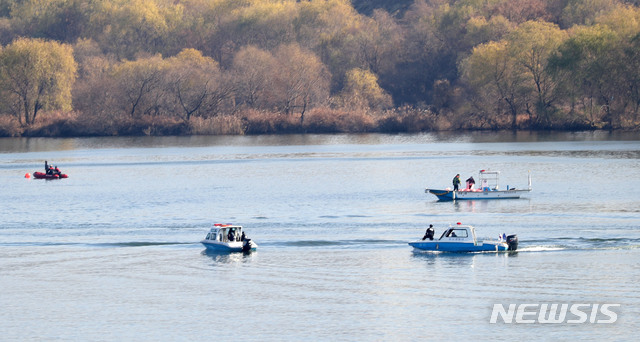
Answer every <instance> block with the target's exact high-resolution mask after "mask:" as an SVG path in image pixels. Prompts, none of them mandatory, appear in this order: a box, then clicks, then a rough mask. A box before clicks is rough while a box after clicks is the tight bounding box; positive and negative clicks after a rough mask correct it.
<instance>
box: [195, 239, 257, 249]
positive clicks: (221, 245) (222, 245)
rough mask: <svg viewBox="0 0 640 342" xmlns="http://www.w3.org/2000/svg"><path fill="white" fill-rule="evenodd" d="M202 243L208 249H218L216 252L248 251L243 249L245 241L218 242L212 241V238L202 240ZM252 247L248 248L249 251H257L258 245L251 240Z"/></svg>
mask: <svg viewBox="0 0 640 342" xmlns="http://www.w3.org/2000/svg"><path fill="white" fill-rule="evenodd" d="M200 243H202V244H203V245H204V246H205V247H206V248H207V250H210V251H216V252H242V251H247V250H244V249H243V245H244V244H243V243H242V242H230V243H227V242H218V241H210V240H202V241H200ZM249 244H250V248H248V250H249V251H255V250H256V248H257V247H258V245H257V244H256V243H255V242H253V241H250V242H249Z"/></svg>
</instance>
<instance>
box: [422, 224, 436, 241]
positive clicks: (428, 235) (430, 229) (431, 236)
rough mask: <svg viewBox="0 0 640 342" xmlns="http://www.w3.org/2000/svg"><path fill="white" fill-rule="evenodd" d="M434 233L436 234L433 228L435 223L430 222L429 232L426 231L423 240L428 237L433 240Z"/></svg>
mask: <svg viewBox="0 0 640 342" xmlns="http://www.w3.org/2000/svg"><path fill="white" fill-rule="evenodd" d="M434 234H435V230H434V229H433V225H432V224H430V225H429V228H427V232H426V233H424V236H423V237H422V240H423V241H424V240H426V239H429V240H433V235H434Z"/></svg>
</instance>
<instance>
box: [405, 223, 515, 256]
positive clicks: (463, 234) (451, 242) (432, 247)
mask: <svg viewBox="0 0 640 342" xmlns="http://www.w3.org/2000/svg"><path fill="white" fill-rule="evenodd" d="M429 230H431V232H429ZM429 230H427V234H425V237H424V238H423V240H418V241H413V242H409V246H412V247H413V248H415V249H419V250H424V251H438V252H504V251H515V250H517V249H518V237H517V236H516V235H505V234H502V235H501V236H500V238H499V239H487V238H478V237H476V230H475V228H474V227H473V226H469V225H462V224H461V223H460V222H458V224H457V225H455V226H449V228H447V229H445V231H444V232H443V233H442V235H441V236H440V238H439V239H434V237H433V234H434V231H433V228H429Z"/></svg>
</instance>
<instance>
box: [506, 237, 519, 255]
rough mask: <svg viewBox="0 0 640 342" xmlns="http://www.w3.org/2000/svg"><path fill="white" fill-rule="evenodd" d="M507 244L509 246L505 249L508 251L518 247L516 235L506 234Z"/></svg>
mask: <svg viewBox="0 0 640 342" xmlns="http://www.w3.org/2000/svg"><path fill="white" fill-rule="evenodd" d="M507 245H509V248H508V249H507V250H509V251H515V250H516V249H518V235H515V234H514V235H507Z"/></svg>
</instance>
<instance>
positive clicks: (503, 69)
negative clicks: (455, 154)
mask: <svg viewBox="0 0 640 342" xmlns="http://www.w3.org/2000/svg"><path fill="white" fill-rule="evenodd" d="M461 69H462V72H463V80H464V81H465V82H466V83H467V84H468V85H469V86H470V90H471V92H473V93H474V94H477V95H478V100H477V101H476V103H475V104H476V105H477V106H478V107H479V108H481V110H482V111H483V112H484V115H486V116H493V115H496V114H497V115H502V114H503V113H504V112H505V105H506V111H507V112H508V113H509V114H510V116H511V127H512V128H514V129H515V128H516V127H517V115H518V114H520V113H521V111H522V106H523V105H524V103H526V100H527V94H528V93H530V91H531V89H530V88H529V87H527V86H526V82H525V74H524V72H525V70H524V69H522V68H518V65H517V63H516V60H515V59H514V58H513V57H512V56H510V55H509V53H508V45H507V41H505V40H503V41H500V42H489V43H486V44H482V45H479V46H476V47H475V48H474V49H473V53H472V54H471V56H469V57H468V58H467V59H466V60H465V61H464V62H463V63H462V68H461ZM487 107H488V108H487ZM494 113H495V114H494Z"/></svg>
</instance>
